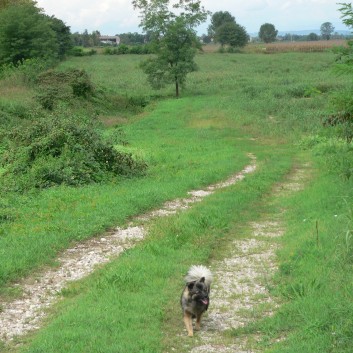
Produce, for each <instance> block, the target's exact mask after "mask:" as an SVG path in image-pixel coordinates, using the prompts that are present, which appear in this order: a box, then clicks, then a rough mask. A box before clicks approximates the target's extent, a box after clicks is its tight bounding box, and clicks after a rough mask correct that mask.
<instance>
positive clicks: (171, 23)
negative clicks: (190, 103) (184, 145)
mask: <svg viewBox="0 0 353 353" xmlns="http://www.w3.org/2000/svg"><path fill="white" fill-rule="evenodd" d="M132 3H133V5H134V8H135V9H138V10H140V12H141V26H142V28H143V29H144V31H146V32H148V33H149V36H150V40H151V45H152V48H153V49H154V52H155V54H156V56H155V57H153V58H150V59H148V60H147V61H145V62H143V64H142V69H143V70H144V72H145V73H146V74H147V77H148V81H149V83H150V84H151V86H152V87H153V88H155V89H159V88H162V87H164V86H165V85H166V84H168V83H173V84H175V94H176V97H178V96H179V87H180V85H182V84H183V83H185V81H186V76H187V74H188V73H190V72H192V71H195V70H196V68H197V66H196V63H195V62H194V57H195V54H196V51H197V49H198V48H200V47H201V43H200V41H199V39H198V37H197V35H196V32H195V30H194V28H195V27H196V26H198V25H199V24H201V23H202V22H204V21H205V20H206V18H207V15H208V12H207V11H206V10H205V9H204V8H203V7H202V6H201V4H200V1H199V0H179V1H178V2H177V3H174V4H172V3H171V2H170V1H169V0H133V2H132ZM173 10H174V11H175V12H173Z"/></svg>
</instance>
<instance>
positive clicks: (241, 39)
mask: <svg viewBox="0 0 353 353" xmlns="http://www.w3.org/2000/svg"><path fill="white" fill-rule="evenodd" d="M215 41H216V42H218V43H221V45H222V46H224V45H225V44H229V45H230V46H231V47H233V48H235V47H238V48H242V47H244V46H245V45H246V44H247V43H248V41H249V36H248V34H247V33H246V30H245V28H244V27H242V26H240V25H239V24H237V23H236V22H225V23H223V24H222V25H221V26H219V27H217V29H216V32H215Z"/></svg>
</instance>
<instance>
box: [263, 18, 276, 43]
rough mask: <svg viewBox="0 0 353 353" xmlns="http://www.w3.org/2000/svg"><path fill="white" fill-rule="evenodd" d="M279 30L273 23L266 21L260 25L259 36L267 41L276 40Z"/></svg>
mask: <svg viewBox="0 0 353 353" xmlns="http://www.w3.org/2000/svg"><path fill="white" fill-rule="evenodd" d="M277 33H278V31H277V30H276V28H275V26H274V25H273V24H272V23H264V24H263V25H262V26H261V27H260V31H259V38H260V39H261V40H262V41H263V42H265V43H271V42H274V41H275V40H276V37H277Z"/></svg>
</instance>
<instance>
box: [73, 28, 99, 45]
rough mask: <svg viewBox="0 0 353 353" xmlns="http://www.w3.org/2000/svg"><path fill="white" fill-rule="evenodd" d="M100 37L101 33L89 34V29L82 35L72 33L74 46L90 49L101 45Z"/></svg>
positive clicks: (93, 32)
mask: <svg viewBox="0 0 353 353" xmlns="http://www.w3.org/2000/svg"><path fill="white" fill-rule="evenodd" d="M100 35H101V34H100V32H99V31H92V33H88V31H87V29H85V30H84V31H83V32H82V33H79V32H75V33H72V35H71V38H72V42H73V44H74V45H76V46H82V47H85V48H88V47H96V46H98V45H100V39H99V37H100Z"/></svg>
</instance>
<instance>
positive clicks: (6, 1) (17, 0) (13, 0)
mask: <svg viewBox="0 0 353 353" xmlns="http://www.w3.org/2000/svg"><path fill="white" fill-rule="evenodd" d="M21 4H32V5H35V4H36V1H33V0H0V10H1V9H4V8H5V7H7V6H10V5H21Z"/></svg>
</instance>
